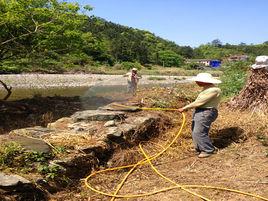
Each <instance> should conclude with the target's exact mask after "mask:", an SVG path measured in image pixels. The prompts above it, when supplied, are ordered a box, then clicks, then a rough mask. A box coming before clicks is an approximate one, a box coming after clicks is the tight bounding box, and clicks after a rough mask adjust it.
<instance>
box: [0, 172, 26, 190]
mask: <svg viewBox="0 0 268 201" xmlns="http://www.w3.org/2000/svg"><path fill="white" fill-rule="evenodd" d="M30 183H31V182H30V181H29V180H27V179H25V178H23V177H21V176H19V175H16V174H10V175H8V174H5V173H2V172H0V188H11V187H14V188H15V187H16V186H18V185H21V184H30Z"/></svg>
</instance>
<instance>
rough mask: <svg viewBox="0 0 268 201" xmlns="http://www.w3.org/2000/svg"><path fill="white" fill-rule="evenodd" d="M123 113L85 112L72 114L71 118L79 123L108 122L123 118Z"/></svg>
mask: <svg viewBox="0 0 268 201" xmlns="http://www.w3.org/2000/svg"><path fill="white" fill-rule="evenodd" d="M125 116H126V115H125V113H124V112H120V111H105V110H85V111H80V112H76V113H74V114H73V115H72V116H71V118H72V119H73V120H74V122H79V121H109V120H113V119H122V118H125Z"/></svg>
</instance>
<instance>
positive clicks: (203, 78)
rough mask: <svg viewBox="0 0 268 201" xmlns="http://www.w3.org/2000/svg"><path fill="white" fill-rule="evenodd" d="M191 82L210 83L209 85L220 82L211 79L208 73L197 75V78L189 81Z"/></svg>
mask: <svg viewBox="0 0 268 201" xmlns="http://www.w3.org/2000/svg"><path fill="white" fill-rule="evenodd" d="M190 80H191V81H196V82H204V83H211V84H220V83H221V81H220V80H218V79H216V78H214V77H212V75H211V74H209V73H199V74H197V76H195V77H193V78H191V79H190Z"/></svg>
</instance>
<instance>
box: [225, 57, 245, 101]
mask: <svg viewBox="0 0 268 201" xmlns="http://www.w3.org/2000/svg"><path fill="white" fill-rule="evenodd" d="M249 65H250V63H249V62H235V63H228V64H226V65H224V66H223V67H222V69H223V75H222V76H221V80H222V84H221V85H220V87H221V89H222V91H223V95H224V96H225V97H231V96H234V95H236V94H237V93H239V91H240V90H241V89H242V88H243V86H244V84H245V81H246V77H247V71H248V70H249Z"/></svg>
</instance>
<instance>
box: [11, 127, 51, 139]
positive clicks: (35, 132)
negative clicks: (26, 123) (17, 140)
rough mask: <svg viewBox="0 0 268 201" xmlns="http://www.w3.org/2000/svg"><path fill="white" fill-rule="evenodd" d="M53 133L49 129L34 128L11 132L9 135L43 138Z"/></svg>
mask: <svg viewBox="0 0 268 201" xmlns="http://www.w3.org/2000/svg"><path fill="white" fill-rule="evenodd" d="M53 131H54V130H53V129H50V128H45V127H42V126H35V127H29V128H21V129H16V130H12V131H11V132H10V133H9V134H10V135H19V136H29V137H33V138H40V137H44V136H46V135H49V134H50V133H51V132H53Z"/></svg>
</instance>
